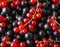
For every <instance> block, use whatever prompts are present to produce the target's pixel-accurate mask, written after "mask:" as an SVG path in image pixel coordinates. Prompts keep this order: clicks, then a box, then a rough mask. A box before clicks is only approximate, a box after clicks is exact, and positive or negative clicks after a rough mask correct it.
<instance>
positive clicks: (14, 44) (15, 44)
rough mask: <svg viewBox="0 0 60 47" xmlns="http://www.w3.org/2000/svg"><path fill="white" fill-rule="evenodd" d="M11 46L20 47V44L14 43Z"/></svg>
mask: <svg viewBox="0 0 60 47" xmlns="http://www.w3.org/2000/svg"><path fill="white" fill-rule="evenodd" d="M10 46H11V47H18V44H17V43H14V42H12V43H11V45H10Z"/></svg>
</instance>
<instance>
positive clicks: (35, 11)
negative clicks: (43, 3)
mask: <svg viewBox="0 0 60 47" xmlns="http://www.w3.org/2000/svg"><path fill="white" fill-rule="evenodd" d="M38 3H39V1H38V0H37V5H36V11H37V10H38ZM36 11H35V13H34V14H33V16H32V18H31V19H30V20H29V21H28V23H26V24H24V26H26V25H28V24H29V23H31V21H32V19H33V17H34V16H35V15H36Z"/></svg>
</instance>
